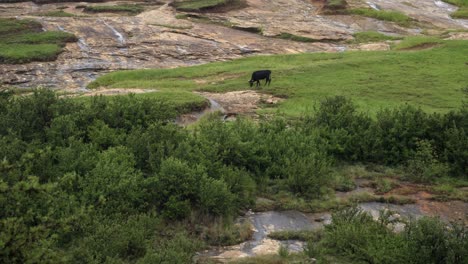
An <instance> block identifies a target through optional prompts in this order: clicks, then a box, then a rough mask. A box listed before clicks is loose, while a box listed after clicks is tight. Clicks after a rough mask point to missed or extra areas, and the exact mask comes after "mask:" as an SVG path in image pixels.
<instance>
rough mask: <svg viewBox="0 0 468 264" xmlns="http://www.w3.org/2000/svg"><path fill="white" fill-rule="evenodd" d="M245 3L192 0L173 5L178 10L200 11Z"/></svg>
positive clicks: (232, 0)
mask: <svg viewBox="0 0 468 264" xmlns="http://www.w3.org/2000/svg"><path fill="white" fill-rule="evenodd" d="M244 4H245V3H244V2H243V1H241V0H191V1H182V2H175V3H174V4H173V5H174V6H175V8H176V9H177V10H180V11H186V12H200V11H205V10H210V9H215V8H231V9H232V8H237V7H242V6H243V5H244Z"/></svg>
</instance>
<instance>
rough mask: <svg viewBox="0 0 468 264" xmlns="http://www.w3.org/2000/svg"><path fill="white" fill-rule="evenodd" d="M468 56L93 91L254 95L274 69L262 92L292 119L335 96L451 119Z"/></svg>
mask: <svg viewBox="0 0 468 264" xmlns="http://www.w3.org/2000/svg"><path fill="white" fill-rule="evenodd" d="M466 54H468V41H444V42H443V43H441V44H440V45H439V46H437V47H434V48H432V49H427V50H417V51H386V52H344V53H314V54H297V55H276V56H258V57H250V58H244V59H239V60H234V61H228V62H217V63H210V64H205V65H200V66H193V67H181V68H176V69H150V70H135V71H119V72H114V73H110V74H107V75H104V76H102V77H100V78H98V79H97V80H96V81H95V82H93V83H91V84H90V85H89V87H90V88H96V87H112V88H153V89H159V90H163V91H194V90H204V91H215V92H225V91H233V90H247V89H249V86H248V83H247V81H248V80H249V79H250V75H251V73H252V71H254V70H259V69H271V70H272V72H273V73H272V83H271V85H270V86H269V87H264V86H262V87H261V88H260V91H261V92H265V93H270V94H274V95H277V96H283V97H287V98H288V99H287V100H285V101H284V102H283V103H281V104H280V105H279V106H278V110H280V111H282V112H284V113H285V114H287V115H289V116H299V115H301V114H303V113H304V112H308V111H312V110H313V107H314V106H315V105H316V103H317V101H318V100H321V99H323V98H324V97H326V96H334V95H344V96H347V97H350V98H352V99H353V100H354V101H355V102H356V104H357V105H358V106H359V107H360V108H361V110H363V111H369V112H370V113H375V112H376V111H378V110H379V109H381V108H383V107H394V106H397V105H402V104H405V103H410V104H412V105H416V106H420V107H421V108H422V109H423V110H426V111H429V112H432V111H435V112H447V111H449V110H451V109H455V108H457V107H459V106H460V105H461V96H462V92H461V89H462V88H464V87H466V85H467V83H466V80H468V66H467V65H466V63H467V59H466ZM270 111H271V110H270ZM273 111H275V110H273Z"/></svg>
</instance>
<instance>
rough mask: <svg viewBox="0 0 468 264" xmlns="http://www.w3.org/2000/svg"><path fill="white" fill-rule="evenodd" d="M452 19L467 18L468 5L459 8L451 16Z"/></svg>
mask: <svg viewBox="0 0 468 264" xmlns="http://www.w3.org/2000/svg"><path fill="white" fill-rule="evenodd" d="M451 16H452V17H453V18H459V19H467V18H468V5H467V6H464V7H460V8H459V9H458V10H457V11H455V12H453V13H452V14H451Z"/></svg>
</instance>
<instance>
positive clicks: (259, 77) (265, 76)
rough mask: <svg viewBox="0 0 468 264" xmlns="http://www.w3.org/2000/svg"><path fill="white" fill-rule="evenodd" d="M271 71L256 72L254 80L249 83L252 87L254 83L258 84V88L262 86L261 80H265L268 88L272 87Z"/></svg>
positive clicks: (253, 75) (253, 74) (253, 76)
mask: <svg viewBox="0 0 468 264" xmlns="http://www.w3.org/2000/svg"><path fill="white" fill-rule="evenodd" d="M270 76H271V71H270V70H262V71H254V72H253V73H252V79H250V81H249V83H250V87H252V86H253V83H254V82H257V86H256V87H258V86H260V80H263V79H265V85H267V83H268V86H270V83H271V77H270Z"/></svg>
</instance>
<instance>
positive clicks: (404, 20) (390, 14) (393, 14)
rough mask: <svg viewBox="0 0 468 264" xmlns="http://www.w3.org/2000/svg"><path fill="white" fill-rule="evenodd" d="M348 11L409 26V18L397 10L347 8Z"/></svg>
mask: <svg viewBox="0 0 468 264" xmlns="http://www.w3.org/2000/svg"><path fill="white" fill-rule="evenodd" d="M348 12H349V13H351V14H355V15H360V16H365V17H371V18H375V19H378V20H383V21H390V22H395V23H397V24H398V25H400V26H409V25H410V24H411V18H410V17H408V16H407V15H405V14H403V13H401V12H397V11H383V10H374V9H370V8H356V9H350V10H348Z"/></svg>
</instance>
